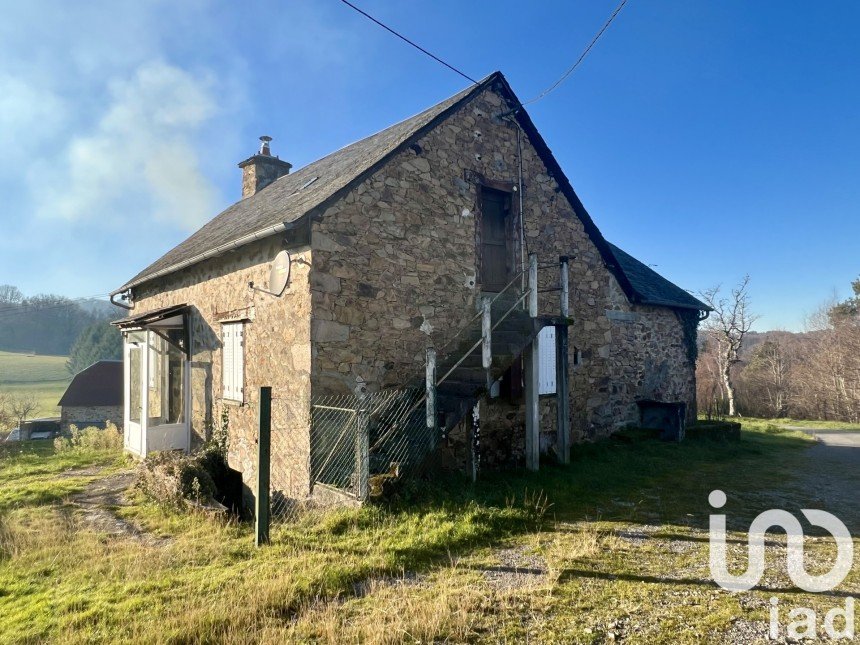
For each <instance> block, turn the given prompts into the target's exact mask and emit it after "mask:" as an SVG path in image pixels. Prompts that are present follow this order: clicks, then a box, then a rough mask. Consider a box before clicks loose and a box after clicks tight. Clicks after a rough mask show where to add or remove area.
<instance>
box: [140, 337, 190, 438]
mask: <svg viewBox="0 0 860 645" xmlns="http://www.w3.org/2000/svg"><path fill="white" fill-rule="evenodd" d="M149 337H150V344H149V361H150V362H149V427H156V426H160V425H169V424H175V423H182V422H183V421H184V420H185V390H184V381H185V373H184V372H185V356H184V355H183V353H182V351H181V350H179V349H178V348H177V347H174V346H173V345H171V344H170V343H168V342H167V341H166V340H164V338H162V337H161V336H159V335H158V334H155V333H150V334H149Z"/></svg>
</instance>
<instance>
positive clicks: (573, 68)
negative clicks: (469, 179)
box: [342, 0, 627, 106]
mask: <svg viewBox="0 0 860 645" xmlns="http://www.w3.org/2000/svg"><path fill="white" fill-rule="evenodd" d="M342 1H344V0H342ZM625 4H627V0H621V2H620V3H619V5H618V6H617V7H615V11H613V12H612V15H610V16H609V19H608V20H607V21H606V22H605V23H603V26H602V27H601V28H600V31H598V32H597V34H595V36H594V38H592V39H591V42H590V43H588V46H587V47H586V48H585V49H584V50H583V51H582V53H581V54H580V55H579V58H577V59H576V62H575V63H574V64H573V65H571V66H570V67H569V68H568V70H567V71H566V72H565V73H564V74H562V75H561V78H559V79H558V80H557V81H556V82H555V83H553V84H552V85H550V86H549V87H548V88H546V89H545V90H544V91H543V92H541V93H540V94H538V95H537V96H536V97H534V98H533V99H529V100H528V101H525V102H524V103H521V104H520V106H523V105H529V104H530V103H535V102H536V101H540V100H541V99H542V98H543V97H545V96H546V95H547V94H549V93H550V92H552V91H553V90H554V89H555V88H557V87H558V86H559V85H561V84H562V83H563V82H564V81H565V80H566V79H567V77H568V76H570V75H571V74H573V73H574V72H575V71H576V68H577V67H579V65H580V64H581V63H582V61H583V60H585V57H586V56H588V52H590V51H591V48H592V47H594V44H595V43H596V42H597V41H598V40H599V39H600V37H601V36H602V35H603V32H605V31H606V30H607V29H609V25H611V24H612V21H613V20H615V16H617V15H618V14H619V13H620V12H621V10H622V9H623V8H624V5H625Z"/></svg>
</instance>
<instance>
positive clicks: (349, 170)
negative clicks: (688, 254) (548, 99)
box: [112, 72, 707, 309]
mask: <svg viewBox="0 0 860 645" xmlns="http://www.w3.org/2000/svg"><path fill="white" fill-rule="evenodd" d="M487 87H493V88H495V89H496V90H497V91H499V93H500V94H502V95H503V96H505V98H506V99H507V101H508V107H509V110H510V112H509V113H510V114H512V115H513V116H514V117H515V118H516V120H517V121H518V123H519V125H520V127H521V128H522V129H523V131H524V132H525V133H526V136H527V137H528V139H529V141H530V142H531V144H532V145H533V146H534V147H535V149H536V150H537V152H538V154H539V155H540V157H541V160H542V161H543V162H544V164H545V165H546V167H547V170H548V171H549V173H550V175H551V176H552V177H553V178H554V179H555V180H556V181H557V182H558V184H559V188H560V189H561V192H562V193H563V194H564V195H565V197H566V198H567V199H568V202H569V203H570V205H571V207H572V208H573V210H574V212H575V213H576V215H577V217H578V218H579V220H580V221H581V222H582V224H583V227H584V228H585V231H586V233H587V234H588V236H589V238H590V239H591V241H592V242H593V243H594V245H595V246H596V247H597V249H598V251H599V252H600V255H601V257H602V258H603V261H604V263H605V264H606V266H607V268H608V269H609V270H610V271H611V272H612V273H613V275H614V276H615V277H616V278H617V280H618V283H619V284H620V285H621V288H622V289H623V291H624V293H625V294H626V295H627V297H628V298H629V299H630V300H631V302H640V303H641V304H655V305H664V306H670V307H678V308H688V309H707V307H706V306H705V305H704V304H703V303H701V302H699V301H698V300H696V299H695V298H693V297H692V296H691V295H690V294H688V293H687V292H686V291H684V290H683V289H680V288H679V287H677V286H675V285H674V284H672V283H671V282H669V281H668V280H666V279H665V278H663V277H662V276H660V275H659V274H657V273H656V272H654V271H651V269H649V268H648V267H647V266H645V265H643V264H642V263H641V262H639V261H638V260H636V259H635V258H633V257H632V256H630V255H628V254H626V253H624V251H622V250H621V249H619V248H618V247H614V246H611V245H610V244H609V243H608V242H607V241H606V240H605V239H604V238H603V235H602V233H601V232H600V230H599V229H598V228H597V225H596V224H595V223H594V221H593V220H592V219H591V216H590V215H589V214H588V211H587V210H586V209H585V206H584V205H583V204H582V202H581V201H580V199H579V197H578V196H577V194H576V192H575V191H574V190H573V187H572V186H571V184H570V181H569V180H568V178H567V176H566V175H565V174H564V171H563V170H562V169H561V166H559V164H558V162H557V161H556V159H555V157H554V156H553V154H552V151H551V150H550V148H549V146H547V144H546V142H545V141H544V139H543V137H542V136H541V134H540V132H538V130H537V128H536V127H535V125H534V123H533V122H532V120H531V118H530V117H529V115H528V113H527V112H526V111H525V109H524V108H523V107H522V104H521V102H520V101H519V99H518V98H517V96H516V94H515V93H514V91H513V90H512V89H511V87H510V85H509V84H508V82H507V80H506V79H505V77H504V75H503V74H502V73H501V72H494V73H492V74H490V75H489V76H487V77H486V78H485V79H483V80H482V81H481V82H480V83H478V84H476V85H472V86H471V87H468V88H466V89H465V90H462V91H461V92H458V93H457V94H455V95H454V96H451V97H450V98H448V99H445V100H444V101H442V102H441V103H438V104H437V105H434V106H433V107H431V108H429V109H427V110H425V111H423V112H421V113H420V114H417V115H415V116H413V117H411V118H409V119H406V120H405V121H401V122H400V123H397V124H395V125H393V126H391V127H389V128H386V129H385V130H382V131H381V132H377V133H376V134H374V135H371V136H369V137H366V138H364V139H361V140H360V141H357V142H355V143H353V144H350V145H348V146H346V147H345V148H341V149H340V150H338V151H336V152H333V153H331V154H330V155H328V156H326V157H323V158H322V159H320V160H318V161H315V162H313V163H311V164H308V165H307V166H305V167H304V168H301V169H299V170H297V171H296V172H293V173H290V174H288V175H284V176H283V177H281V178H279V179H277V180H276V181H274V182H272V183H271V184H269V185H268V186H266V187H265V188H264V189H262V190H261V191H259V192H258V193H256V194H254V195H252V196H250V197H247V198H245V199H243V200H241V201H239V202H236V203H235V204H233V205H232V206H230V207H229V208H227V209H226V210H224V211H223V212H222V213H221V214H220V215H218V216H217V217H215V218H214V219H212V220H211V221H209V222H208V223H207V224H205V225H204V226H203V227H202V228H201V229H200V230H198V231H197V232H196V233H194V234H193V235H191V237H189V238H188V239H186V240H185V241H184V242H182V243H181V244H179V245H178V246H176V247H175V248H174V249H172V250H171V251H169V252H167V253H166V254H165V255H163V256H162V257H161V258H159V259H158V260H156V261H155V262H154V263H152V264H151V265H150V266H148V267H147V268H146V269H144V270H143V271H141V272H140V273H138V274H137V275H136V276H135V277H134V278H132V279H131V280H129V281H128V282H126V283H125V284H124V285H123V286H122V287H120V288H119V289H117V290H116V291H114V292H113V294H112V295H115V294H118V293H122V292H124V291H126V290H127V289H129V288H131V287H135V286H138V285H140V284H143V283H144V282H147V281H149V280H152V279H155V278H157V277H160V276H162V275H167V274H169V273H173V272H174V271H179V270H181V269H183V268H184V267H186V266H190V265H192V264H194V263H196V262H199V261H202V260H203V259H205V258H208V257H212V256H214V255H218V254H220V253H222V252H226V251H228V250H230V249H233V248H236V247H238V246H241V245H242V244H246V243H249V242H252V241H253V240H256V239H260V238H263V237H267V236H269V235H273V234H275V233H277V232H278V231H280V230H283V228H284V226H287V227H289V226H290V224H294V225H297V223H298V220H300V219H301V218H302V217H303V216H304V215H307V214H308V213H310V212H322V211H324V210H325V208H327V207H328V205H329V204H331V203H333V202H334V201H335V200H337V199H338V198H339V197H340V196H341V195H343V194H345V193H346V192H347V191H348V190H350V189H351V188H352V187H353V186H354V185H356V184H358V183H359V182H361V181H363V180H364V179H365V178H366V177H367V176H369V175H370V174H372V173H373V172H375V171H376V170H377V169H378V168H379V167H380V166H381V165H383V164H384V163H385V162H386V161H388V159H390V158H391V157H392V156H394V155H395V154H397V153H398V152H400V151H401V150H403V149H405V148H406V147H407V146H409V145H411V143H412V142H414V141H415V140H417V139H419V138H420V137H422V136H423V135H424V133H426V132H427V131H429V130H430V129H432V128H433V127H434V126H435V125H437V124H438V123H439V122H441V121H442V120H443V119H445V118H446V117H447V116H448V115H449V114H451V113H452V112H454V111H455V110H457V109H459V108H460V107H462V106H463V105H465V104H466V103H467V102H468V101H469V99H471V98H472V97H473V96H475V95H477V94H479V93H480V92H482V91H483V90H484V89H486V88H487ZM622 265H623V266H622ZM633 281H635V282H636V286H634V284H633Z"/></svg>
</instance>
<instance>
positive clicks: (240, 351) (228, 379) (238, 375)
mask: <svg viewBox="0 0 860 645" xmlns="http://www.w3.org/2000/svg"><path fill="white" fill-rule="evenodd" d="M221 331H222V336H223V338H222V344H221V351H222V357H223V369H222V374H221V380H222V381H223V382H224V398H225V399H229V400H230V401H242V400H244V380H245V379H244V374H245V360H244V359H245V350H244V345H245V325H244V323H240V322H233V323H224V324H223V326H222V329H221Z"/></svg>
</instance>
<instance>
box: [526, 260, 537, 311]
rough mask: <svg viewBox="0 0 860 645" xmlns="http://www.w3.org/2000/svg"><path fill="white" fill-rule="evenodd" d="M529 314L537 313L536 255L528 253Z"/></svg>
mask: <svg viewBox="0 0 860 645" xmlns="http://www.w3.org/2000/svg"><path fill="white" fill-rule="evenodd" d="M528 302H529V316H531V317H532V318H534V317H536V316H537V315H538V257H537V253H529V299H528Z"/></svg>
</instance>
